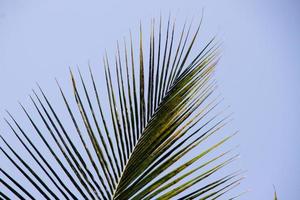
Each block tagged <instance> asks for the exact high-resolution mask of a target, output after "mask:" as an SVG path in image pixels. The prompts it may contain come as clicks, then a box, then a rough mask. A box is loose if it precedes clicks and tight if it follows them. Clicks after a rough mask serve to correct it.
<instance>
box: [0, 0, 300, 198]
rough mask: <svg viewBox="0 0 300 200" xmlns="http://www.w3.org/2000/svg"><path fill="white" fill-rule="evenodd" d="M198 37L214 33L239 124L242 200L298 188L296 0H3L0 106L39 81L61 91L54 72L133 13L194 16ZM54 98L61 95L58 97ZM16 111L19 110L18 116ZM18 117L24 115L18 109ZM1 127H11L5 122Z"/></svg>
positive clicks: (110, 37)
mask: <svg viewBox="0 0 300 200" xmlns="http://www.w3.org/2000/svg"><path fill="white" fill-rule="evenodd" d="M203 8H204V12H205V13H204V23H203V29H202V32H201V34H200V38H201V37H202V38H203V40H204V41H207V40H208V39H210V38H211V37H212V36H214V35H216V34H217V37H218V38H219V39H220V40H222V42H223V53H222V54H223V56H222V60H221V62H220V64H219V67H218V69H217V73H216V77H217V80H218V83H219V86H220V88H219V91H221V92H222V95H223V96H224V97H225V101H226V103H227V104H230V105H231V108H230V109H231V111H233V112H234V122H233V123H234V126H235V127H236V129H238V130H240V133H239V135H238V136H237V138H236V139H235V140H234V143H235V144H238V145H240V147H239V149H238V152H239V153H240V154H241V159H240V160H239V162H238V163H239V164H238V167H241V168H242V169H245V170H247V173H246V176H247V178H246V179H245V180H244V181H243V184H242V185H241V190H240V191H242V190H243V189H244V190H250V191H249V192H248V193H247V194H245V195H244V196H242V197H241V198H240V199H245V200H248V199H249V200H253V199H255V200H260V199H272V195H273V185H275V187H276V188H277V193H278V196H279V199H288V200H292V199H297V198H298V197H299V196H300V182H299V178H300V156H299V151H300V148H299V143H300V123H299V119H300V106H299V102H300V90H299V80H300V79H299V77H300V69H299V67H300V65H299V64H300V62H299V58H300V55H299V53H300V38H299V35H300V27H299V24H300V15H299V10H300V2H298V1H296V0H294V1H293V0H285V1H284V0H272V1H271V0H266V1H260V0H245V1H238V0H227V1H226V0H225V1H217V0H202V1H201V0H185V1H180V0H165V1H159V0H151V1H140V0H139V1H138V0H127V1H124V0H112V1H101V0H98V1H96V0H94V1H91V0H87V1H70V0H66V1H59V0H52V1H38V0H36V1H34V0H28V1H22V0H0V93H1V98H0V114H1V116H6V115H5V112H4V110H5V109H8V110H10V111H11V112H12V113H13V114H15V116H16V117H20V118H21V116H18V115H21V112H20V109H19V106H18V101H21V102H24V104H25V105H28V104H26V102H27V103H28V102H29V101H28V94H31V89H32V88H34V87H35V82H39V83H40V84H41V85H42V86H44V88H46V89H47V94H48V96H51V97H56V96H57V95H58V91H57V87H56V84H55V82H54V77H57V78H58V79H59V80H60V81H61V82H62V83H63V84H67V82H68V81H69V77H68V75H69V74H68V68H69V66H77V65H79V66H87V63H88V61H89V60H90V61H91V62H92V63H94V64H95V65H96V64H97V63H101V62H100V61H101V59H102V55H103V52H104V50H105V48H106V49H108V51H109V50H111V49H114V47H115V45H116V40H122V39H123V36H128V30H129V29H136V28H137V27H138V24H139V21H142V22H145V23H149V21H150V20H151V18H152V17H155V18H158V17H159V15H160V14H162V15H165V16H167V15H168V13H169V12H171V13H172V15H173V16H176V18H177V19H179V21H180V20H181V21H183V20H184V19H186V18H188V19H191V18H193V17H194V18H196V19H197V18H199V17H200V16H201V11H202V9H203ZM58 101H60V99H59V100H58ZM18 113H20V114H18ZM22 116H23V113H22ZM0 130H1V131H5V130H8V129H7V126H6V125H5V123H4V122H3V121H1V122H0Z"/></svg>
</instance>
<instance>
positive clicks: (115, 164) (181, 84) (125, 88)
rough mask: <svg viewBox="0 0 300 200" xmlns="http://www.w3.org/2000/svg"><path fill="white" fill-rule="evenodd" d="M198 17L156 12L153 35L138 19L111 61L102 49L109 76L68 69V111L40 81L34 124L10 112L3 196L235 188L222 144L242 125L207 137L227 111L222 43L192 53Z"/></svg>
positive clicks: (157, 195) (166, 193) (209, 192)
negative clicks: (220, 80) (220, 87)
mask: <svg viewBox="0 0 300 200" xmlns="http://www.w3.org/2000/svg"><path fill="white" fill-rule="evenodd" d="M201 22H202V19H201ZM201 22H200V23H199V25H198V26H197V27H196V28H195V27H194V26H193V25H192V23H191V24H190V25H187V23H185V24H184V25H183V27H182V30H180V29H179V31H178V28H177V27H176V24H175V22H172V21H171V19H170V17H169V19H168V21H167V22H166V27H164V25H163V23H164V22H163V20H162V19H161V18H160V20H159V24H158V26H157V25H156V23H155V20H152V21H151V26H150V31H149V35H147V37H149V39H147V43H143V41H145V35H144V34H143V31H142V30H143V27H142V25H140V31H139V40H138V41H139V42H138V45H135V44H134V41H133V38H132V36H131V33H130V40H129V43H128V41H127V40H126V39H124V44H123V46H121V45H120V44H119V43H118V44H117V51H116V54H115V57H114V59H111V57H109V56H108V54H106V55H105V56H104V58H103V69H104V76H103V79H99V80H98V79H97V78H95V75H96V73H94V72H93V70H92V67H89V77H90V78H88V79H86V78H84V76H83V74H82V73H81V72H80V71H79V70H78V73H76V74H75V73H74V72H73V71H72V70H70V77H71V83H72V89H73V98H72V99H69V96H68V95H67V94H66V93H65V92H64V89H63V87H62V86H61V85H60V84H59V83H58V81H57V85H58V89H59V93H60V96H61V99H62V102H63V104H64V108H65V111H62V110H58V109H57V108H55V107H54V105H53V104H52V103H51V101H50V99H49V98H48V97H47V95H46V93H45V91H44V90H43V89H42V88H41V87H40V86H39V85H38V86H37V88H38V89H37V90H33V95H32V96H30V100H31V102H32V105H33V108H34V110H35V111H33V110H31V109H30V112H29V110H28V109H26V108H25V107H24V106H23V105H21V108H22V110H23V112H24V113H25V116H26V118H27V119H28V122H29V125H31V128H32V129H29V127H24V126H23V125H21V123H19V122H18V121H17V120H16V119H15V118H14V116H13V115H12V114H11V113H9V112H7V113H8V117H9V118H8V119H5V121H6V123H7V124H8V127H9V129H10V133H9V134H12V135H10V136H7V137H5V136H4V135H3V136H1V140H2V143H1V146H0V150H1V163H2V164H1V168H0V174H1V175H0V182H1V187H0V191H1V192H0V197H1V198H3V199H9V198H14V199H15V198H19V199H37V198H44V199H119V200H123V199H137V200H139V199H218V198H221V197H223V195H224V194H226V193H227V192H228V191H229V190H231V189H232V188H234V187H236V186H238V185H239V183H240V181H241V180H242V178H240V173H239V172H238V171H237V172H234V173H232V174H228V175H222V174H220V173H219V172H220V171H221V170H223V169H224V168H225V167H226V166H227V165H229V164H231V163H232V162H233V161H234V160H236V158H237V155H235V154H234V153H233V150H226V149H222V145H223V144H224V143H226V142H227V141H228V140H230V139H231V138H232V137H233V136H234V135H235V134H236V133H232V134H229V135H227V136H226V135H225V136H222V137H223V138H221V137H217V138H218V140H216V139H214V140H212V142H207V141H208V140H209V139H210V138H213V137H214V136H216V135H220V134H221V133H220V130H222V129H223V127H224V126H226V124H228V123H229V122H230V120H231V119H230V115H226V107H225V108H224V109H223V108H222V109H221V103H222V98H221V97H220V96H219V95H217V94H216V88H217V86H216V81H215V80H214V71H215V67H216V65H217V63H218V60H219V46H220V45H219V43H218V42H216V41H215V38H212V39H211V40H210V41H208V42H207V43H206V44H205V45H204V47H203V48H201V49H200V50H197V51H195V52H193V51H194V49H195V43H196V41H197V38H198V34H199V31H200V27H201ZM157 27H158V28H157ZM176 38H178V40H177V39H176ZM128 44H129V45H128ZM145 46H146V47H145ZM64 112H65V113H64ZM68 120H69V121H68ZM31 133H34V134H31ZM6 135H7V134H6ZM8 137H14V138H16V141H17V144H18V147H17V148H16V146H14V145H15V143H14V145H13V144H11V142H9V140H8V139H9V138H8ZM38 141H39V142H38ZM209 145H210V146H209ZM218 149H220V150H221V152H219V153H217V152H215V151H216V150H218ZM220 150H219V151H220ZM23 154H24V155H25V154H26V155H27V156H23ZM4 161H5V162H4ZM3 163H10V165H7V166H5V165H4V164H3ZM8 166H13V169H14V172H16V173H17V174H18V175H14V174H11V170H10V169H9V167H8ZM22 180H23V181H22ZM23 182H24V183H23Z"/></svg>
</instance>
